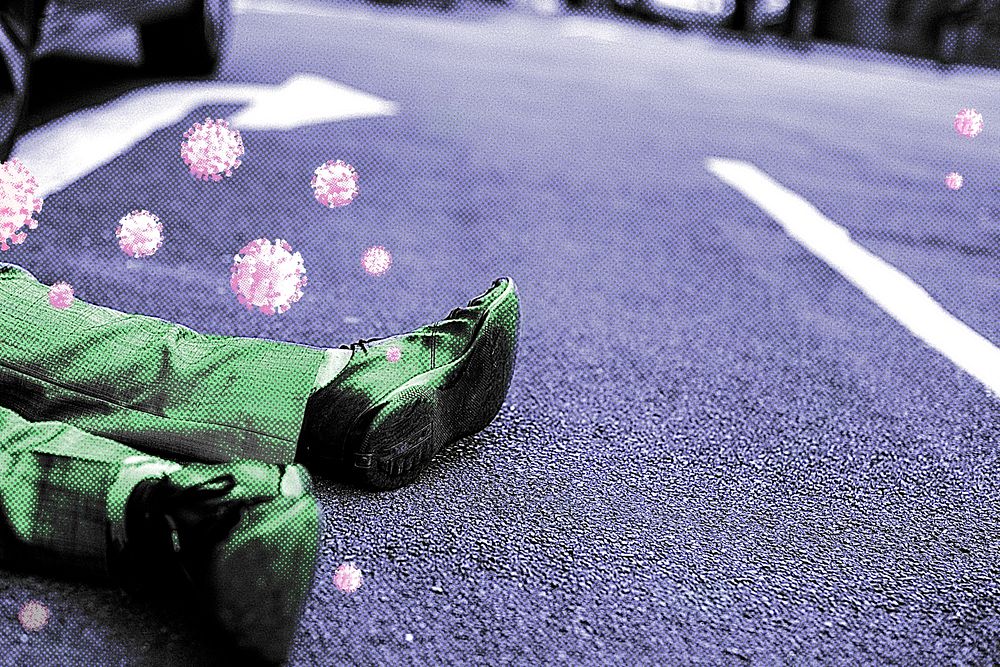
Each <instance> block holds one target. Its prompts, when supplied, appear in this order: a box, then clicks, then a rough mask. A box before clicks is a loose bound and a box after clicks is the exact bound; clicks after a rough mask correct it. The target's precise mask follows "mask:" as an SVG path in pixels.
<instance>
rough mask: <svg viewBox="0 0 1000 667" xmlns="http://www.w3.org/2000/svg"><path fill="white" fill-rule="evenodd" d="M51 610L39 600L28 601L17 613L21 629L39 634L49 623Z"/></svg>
mask: <svg viewBox="0 0 1000 667" xmlns="http://www.w3.org/2000/svg"><path fill="white" fill-rule="evenodd" d="M49 616H51V613H50V612H49V608H48V607H46V606H45V605H44V604H42V603H41V602H39V601H38V600H28V601H27V602H25V603H24V604H23V605H21V608H20V609H19V610H18V612H17V620H18V621H19V622H20V623H21V627H22V628H24V629H25V630H27V631H29V632H37V631H39V630H41V629H42V628H44V627H45V625H46V624H47V623H48V622H49Z"/></svg>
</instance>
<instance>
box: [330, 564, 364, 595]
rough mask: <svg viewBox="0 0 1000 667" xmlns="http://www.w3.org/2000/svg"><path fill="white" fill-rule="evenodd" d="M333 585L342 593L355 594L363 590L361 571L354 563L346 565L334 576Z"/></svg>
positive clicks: (339, 568)
mask: <svg viewBox="0 0 1000 667" xmlns="http://www.w3.org/2000/svg"><path fill="white" fill-rule="evenodd" d="M333 584H334V586H336V587H337V590H339V591H340V592H341V593H353V592H355V591H356V590H358V589H359V588H361V570H360V569H358V567H357V566H356V565H354V563H344V564H343V565H341V566H340V567H338V568H337V572H336V573H335V574H334V575H333Z"/></svg>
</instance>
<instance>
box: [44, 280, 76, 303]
mask: <svg viewBox="0 0 1000 667" xmlns="http://www.w3.org/2000/svg"><path fill="white" fill-rule="evenodd" d="M49 305H50V306H52V307H53V308H58V309H59V310H62V309H63V308H69V307H70V306H71V305H73V287H72V286H70V284H69V283H66V282H63V281H61V280H60V281H59V282H57V283H55V284H53V285H52V287H50V288H49Z"/></svg>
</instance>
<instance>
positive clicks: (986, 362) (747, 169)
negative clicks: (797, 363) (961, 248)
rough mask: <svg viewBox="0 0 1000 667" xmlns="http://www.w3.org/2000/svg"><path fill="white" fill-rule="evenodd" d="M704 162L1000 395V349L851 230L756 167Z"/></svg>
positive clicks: (725, 161)
mask: <svg viewBox="0 0 1000 667" xmlns="http://www.w3.org/2000/svg"><path fill="white" fill-rule="evenodd" d="M705 166H706V168H707V169H708V171H710V172H712V173H713V174H715V176H717V177H718V178H719V179H720V180H722V181H723V182H725V183H726V184H728V185H729V186H731V187H732V188H734V189H735V190H738V191H739V192H741V193H742V194H743V195H744V196H745V197H746V198H747V199H749V200H750V201H752V202H753V203H755V204H756V205H757V206H759V207H760V208H761V209H763V210H764V211H765V212H766V213H767V214H768V215H770V216H771V217H772V218H774V220H776V221H777V222H778V224H780V225H781V226H782V227H784V229H785V231H786V232H787V233H788V235H789V236H791V237H792V238H794V239H795V240H796V241H798V242H799V243H800V244H802V246H804V247H805V248H806V249H807V250H809V251H810V252H812V253H813V254H814V255H816V256H817V257H819V258H820V259H822V260H823V261H824V262H826V263H827V264H829V265H830V266H831V267H832V268H834V269H836V270H837V271H838V272H839V273H840V274H841V275H842V276H844V277H845V278H847V280H849V281H850V282H851V283H853V284H854V285H855V286H857V287H858V288H859V289H860V290H861V291H862V292H864V293H865V295H867V296H868V298H869V299H871V300H872V301H874V302H875V303H876V304H878V305H879V306H880V307H881V308H882V309H884V310H885V311H886V312H888V313H889V314H890V315H892V316H893V317H894V318H895V319H896V321H898V322H899V323H900V324H902V325H903V326H904V327H906V328H907V329H909V330H910V331H911V332H912V333H913V334H914V335H915V336H916V337H917V338H919V339H921V340H922V341H924V342H925V343H926V344H927V345H929V346H931V347H932V348H934V349H935V350H937V351H938V352H940V353H941V354H943V355H944V356H946V357H947V358H948V359H950V360H951V361H952V362H953V363H954V364H955V365H956V366H958V367H959V368H961V369H962V370H964V371H965V372H966V373H968V374H969V375H971V376H973V377H974V378H976V379H977V380H979V381H980V382H981V383H983V385H985V386H986V388H987V389H989V390H990V392H991V393H992V395H993V397H995V398H996V397H1000V349H997V347H996V346H995V345H993V343H991V342H990V341H988V340H987V339H985V338H983V337H982V336H981V335H979V334H978V333H976V332H975V331H973V330H972V329H971V328H969V327H968V326H967V325H966V324H965V323H964V322H962V321H961V320H959V319H958V318H956V317H955V316H954V315H952V314H951V313H949V312H948V311H946V310H945V309H944V308H943V307H942V306H941V305H940V304H939V303H938V302H937V301H935V300H934V298H933V297H931V295H930V294H928V293H927V291H926V290H924V289H923V288H922V287H920V285H918V284H916V283H915V282H913V281H912V280H911V279H910V278H909V277H907V276H906V274H904V273H902V272H901V271H899V270H898V269H896V268H895V267H893V266H891V265H890V264H888V263H886V262H885V261H884V260H882V259H881V258H879V257H878V256H876V255H874V254H872V253H870V252H869V251H867V250H865V249H864V248H862V247H861V246H860V245H858V244H857V243H855V242H854V241H853V240H851V236H850V234H849V233H848V231H847V230H846V229H844V228H843V227H841V226H840V225H838V224H836V223H834V222H832V221H831V220H829V219H827V218H826V217H825V216H824V215H823V214H822V213H821V212H820V211H819V210H818V209H817V208H816V207H815V206H813V205H812V204H810V203H809V202H808V201H806V200H805V199H803V198H802V197H800V196H799V195H797V194H796V193H794V192H793V191H791V190H789V189H787V188H785V187H783V186H782V185H780V184H779V183H777V182H776V181H774V180H773V179H772V178H771V177H770V176H768V175H767V174H765V173H764V172H762V171H761V170H760V169H758V168H757V167H756V166H754V165H752V164H750V163H747V162H742V161H739V160H728V159H724V158H709V159H707V160H706V161H705Z"/></svg>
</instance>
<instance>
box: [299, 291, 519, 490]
mask: <svg viewBox="0 0 1000 667" xmlns="http://www.w3.org/2000/svg"><path fill="white" fill-rule="evenodd" d="M519 317H520V304H519V301H518V294H517V287H516V286H515V285H514V281H513V280H512V279H510V278H500V279H498V280H496V281H495V282H494V283H493V285H492V286H491V287H490V289H488V290H487V291H486V292H485V293H484V294H482V295H480V296H478V297H476V298H474V299H472V300H471V301H470V302H469V303H468V305H466V306H465V307H463V308H456V309H454V310H453V311H451V313H450V314H449V315H448V317H446V318H445V319H444V320H441V321H440V322H436V323H434V324H431V325H428V326H425V327H421V328H419V329H417V330H416V331H413V332H410V333H407V334H401V335H399V336H392V337H389V338H382V339H377V340H361V341H358V342H357V343H353V344H352V345H349V346H347V345H345V346H342V347H343V348H344V349H350V350H352V351H353V354H352V356H351V359H350V360H349V361H348V363H347V366H345V367H344V369H343V370H342V371H341V372H340V374H339V375H337V377H336V378H335V379H334V380H333V382H332V383H330V384H329V385H328V386H326V387H324V388H323V389H321V390H319V391H318V392H317V393H316V394H314V395H313V396H312V398H310V401H309V404H308V407H307V408H306V418H305V423H304V425H303V428H302V435H301V438H300V446H301V451H303V453H304V456H305V458H306V460H307V461H308V462H310V463H315V464H316V465H318V466H320V467H321V468H322V469H323V470H325V471H327V472H329V473H332V474H334V475H338V474H340V475H342V476H345V477H346V478H347V480H348V481H352V482H355V483H360V484H362V485H364V486H368V487H372V488H377V489H392V488H396V487H399V486H402V485H403V484H406V483H408V482H410V481H412V480H413V479H414V478H416V476H417V475H419V473H420V472H421V471H422V470H423V469H424V468H425V467H426V466H427V464H428V463H429V462H430V461H431V459H432V458H434V455H435V454H437V453H438V452H439V451H440V450H441V448H442V447H444V446H445V445H448V444H450V443H452V442H455V441H456V440H459V439H461V438H464V437H466V436H468V435H472V434H473V433H477V432H479V431H481V430H482V429H484V428H486V427H487V426H488V425H489V424H490V422H492V421H493V419H494V418H495V417H496V416H497V413H499V411H500V407H501V406H502V405H503V401H504V399H505V398H506V396H507V389H508V388H509V387H510V381H511V376H512V375H513V372H514V361H515V358H516V355H517V338H518V329H519Z"/></svg>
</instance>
